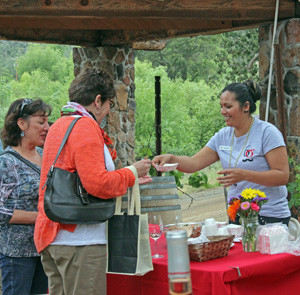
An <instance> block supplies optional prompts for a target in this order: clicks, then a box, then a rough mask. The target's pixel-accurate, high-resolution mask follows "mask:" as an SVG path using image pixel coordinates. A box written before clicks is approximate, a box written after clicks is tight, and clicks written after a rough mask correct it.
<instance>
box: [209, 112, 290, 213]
mask: <svg viewBox="0 0 300 295" xmlns="http://www.w3.org/2000/svg"><path fill="white" fill-rule="evenodd" d="M233 132H234V128H233V127H224V128H222V129H221V130H220V131H219V132H217V133H216V134H215V135H214V136H213V137H212V138H211V139H210V140H209V142H208V143H207V146H208V147H209V148H211V149H212V150H214V151H215V152H217V153H218V155H219V158H220V161H221V163H222V167H223V169H228V168H234V166H235V163H236V160H237V158H238V157H239V155H240V157H239V159H238V162H237V165H236V168H241V169H246V170H252V171H267V170H270V166H269V164H268V162H267V160H266V158H265V154H266V153H268V152H269V151H271V150H273V149H275V148H277V147H280V146H285V143H284V140H283V136H282V134H281V133H280V131H279V130H278V129H277V128H276V127H275V126H274V125H272V124H270V123H268V122H265V121H261V120H259V119H257V118H256V119H255V120H254V122H253V125H252V127H251V130H250V133H249V137H248V140H247V143H246V145H245V148H244V150H243V151H241V150H242V149H243V147H244V144H245V140H246V138H247V134H245V135H243V136H240V137H235V135H234V138H233V145H232V155H231V167H229V158H230V149H231V140H232V134H233ZM245 188H252V189H259V190H261V191H263V192H264V193H265V194H266V196H267V198H268V199H269V202H267V203H266V204H264V205H263V206H262V208H261V211H260V213H259V214H260V215H262V216H266V217H277V218H286V217H289V216H290V215H291V213H290V210H289V207H288V201H287V189H286V186H285V185H281V186H274V187H268V186H263V185H260V184H256V183H253V182H248V181H241V182H239V183H237V184H236V185H231V186H230V189H229V191H228V200H229V199H230V198H231V197H233V196H238V195H239V194H240V193H241V192H242V191H243V190H244V189H245Z"/></svg>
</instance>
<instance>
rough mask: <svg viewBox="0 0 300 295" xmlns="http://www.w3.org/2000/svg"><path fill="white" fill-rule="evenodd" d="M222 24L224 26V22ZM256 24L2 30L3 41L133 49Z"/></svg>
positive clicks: (246, 27)
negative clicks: (148, 28) (170, 28)
mask: <svg viewBox="0 0 300 295" xmlns="http://www.w3.org/2000/svg"><path fill="white" fill-rule="evenodd" d="M221 24H222V23H221ZM258 25H259V23H255V22H250V24H249V23H247V22H238V23H237V24H235V23H234V22H231V23H229V22H224V23H223V24H222V26H217V25H216V26H213V25H211V26H210V27H209V28H207V27H205V28H197V29H185V30H183V29H182V30H158V31H149V30H136V31H134V30H103V31H101V30H100V31H95V30H49V29H7V28H6V29H5V28H0V39H2V40H16V41H28V42H40V43H56V44H67V45H78V46H83V47H89V46H91V47H100V46H123V45H129V46H133V44H134V43H136V42H146V41H151V40H158V39H160V40H163V39H171V38H178V37H189V36H190V37H192V36H198V35H213V34H219V33H224V32H229V31H233V30H238V29H248V28H254V27H257V26H258Z"/></svg>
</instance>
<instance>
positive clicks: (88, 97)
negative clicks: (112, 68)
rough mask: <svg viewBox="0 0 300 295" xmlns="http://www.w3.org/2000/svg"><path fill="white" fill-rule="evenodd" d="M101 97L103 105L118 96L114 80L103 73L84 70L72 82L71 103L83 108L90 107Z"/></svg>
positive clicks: (70, 90) (90, 69) (91, 69)
mask: <svg viewBox="0 0 300 295" xmlns="http://www.w3.org/2000/svg"><path fill="white" fill-rule="evenodd" d="M98 94H100V95H101V101H102V103H103V102H105V101H106V100H108V99H110V98H114V97H115V96H116V91H115V88H114V82H113V80H112V78H111V77H110V76H109V75H108V74H106V73H105V72H103V71H97V70H96V69H93V68H84V69H83V70H82V71H81V72H80V73H79V74H78V76H77V77H76V78H75V79H74V80H73V81H72V83H71V86H70V88H69V97H70V101H72V102H77V103H79V104H81V105H82V106H88V105H90V104H91V103H92V102H93V101H94V100H95V98H96V96H97V95H98Z"/></svg>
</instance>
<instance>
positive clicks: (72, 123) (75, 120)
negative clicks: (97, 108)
mask: <svg viewBox="0 0 300 295" xmlns="http://www.w3.org/2000/svg"><path fill="white" fill-rule="evenodd" d="M81 118H82V117H78V118H75V119H74V120H73V121H72V122H71V124H70V125H69V127H68V129H67V131H66V133H65V136H64V138H63V140H62V142H61V144H60V146H59V149H58V152H57V155H56V157H55V160H54V162H53V164H52V165H51V167H50V169H49V171H48V174H47V180H46V182H45V184H44V185H43V187H42V189H44V188H45V187H46V186H48V182H49V179H50V178H51V177H52V172H53V168H54V165H55V163H56V161H57V159H58V157H59V155H60V153H61V151H62V149H63V148H64V146H65V144H66V142H67V140H68V137H69V135H70V133H71V131H72V129H73V127H74V125H75V124H76V122H77V121H78V120H79V119H81Z"/></svg>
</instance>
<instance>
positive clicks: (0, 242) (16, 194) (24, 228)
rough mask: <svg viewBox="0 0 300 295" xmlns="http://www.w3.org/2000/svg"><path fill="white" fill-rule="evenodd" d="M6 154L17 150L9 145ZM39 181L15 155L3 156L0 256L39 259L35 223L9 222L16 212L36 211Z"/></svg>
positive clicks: (33, 172)
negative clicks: (35, 257) (35, 243)
mask: <svg viewBox="0 0 300 295" xmlns="http://www.w3.org/2000/svg"><path fill="white" fill-rule="evenodd" d="M5 151H14V150H13V149H12V148H11V147H10V146H9V147H7V148H6V149H5ZM37 151H38V153H39V154H40V155H41V156H42V154H43V150H42V149H41V148H38V147H37ZM37 167H38V166H37ZM38 168H39V167H38ZM39 181H40V175H39V174H38V173H37V172H36V171H34V170H33V169H32V168H30V167H29V166H27V165H26V164H25V163H23V162H22V161H20V160H19V159H18V158H16V157H15V156H13V155H11V154H4V155H2V156H0V253H1V254H2V255H5V256H11V257H34V256H39V255H38V253H37V251H36V248H35V245H34V241H33V233H34V224H11V223H9V221H10V219H11V217H12V215H13V212H14V210H25V211H37V205H38V197H39V196H38V192H39Z"/></svg>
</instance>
